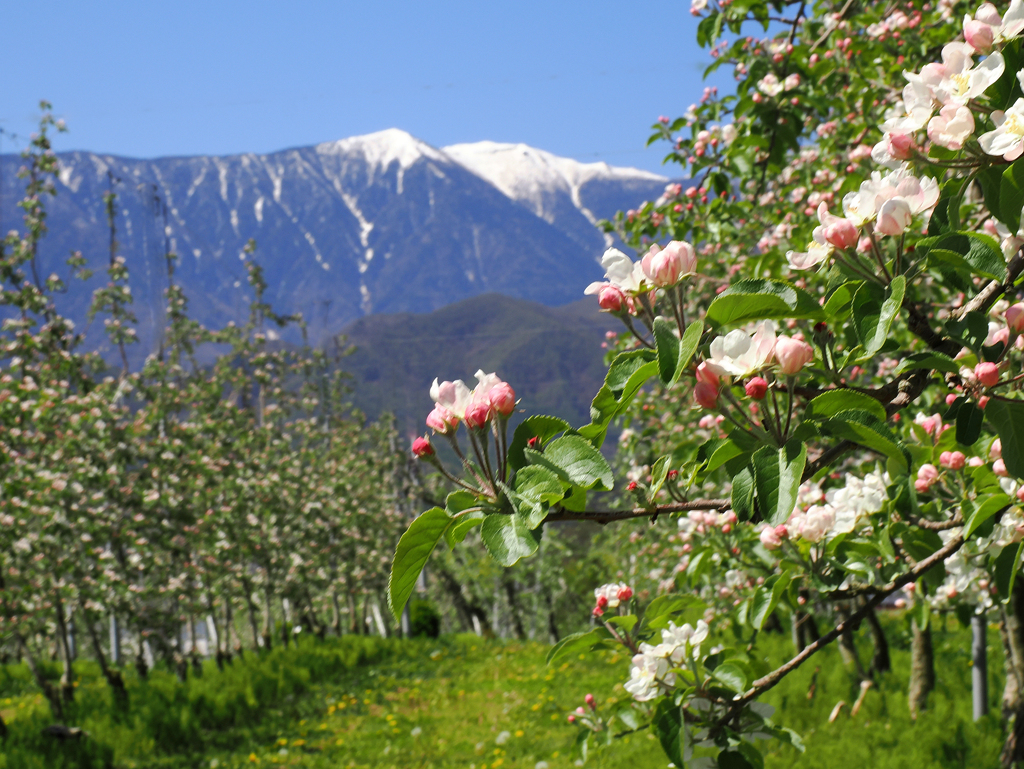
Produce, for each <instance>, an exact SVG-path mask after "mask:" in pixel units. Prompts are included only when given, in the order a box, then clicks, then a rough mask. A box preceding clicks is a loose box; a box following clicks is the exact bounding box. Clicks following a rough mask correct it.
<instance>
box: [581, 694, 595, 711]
mask: <svg viewBox="0 0 1024 769" xmlns="http://www.w3.org/2000/svg"><path fill="white" fill-rule="evenodd" d="M583 701H584V702H585V703H587V707H589V708H590V709H591V710H597V706H596V705H595V704H594V695H593V694H588V695H587V696H586V697H584V698H583Z"/></svg>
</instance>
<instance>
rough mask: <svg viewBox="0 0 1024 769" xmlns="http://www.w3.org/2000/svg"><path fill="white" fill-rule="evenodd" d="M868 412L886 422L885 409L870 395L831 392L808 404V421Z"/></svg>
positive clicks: (846, 391) (841, 391)
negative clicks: (846, 413)
mask: <svg viewBox="0 0 1024 769" xmlns="http://www.w3.org/2000/svg"><path fill="white" fill-rule="evenodd" d="M851 409H852V410H856V411H866V412H868V413H869V414H874V415H875V416H876V417H877V418H878V419H879V420H881V421H883V422H884V421H885V419H886V414H885V407H884V406H883V405H882V404H881V403H879V402H878V401H877V400H875V399H874V398H872V397H871V396H870V395H864V394H863V393H859V392H857V391H856V390H829V391H828V392H824V393H822V394H821V395H819V396H818V397H816V398H815V399H814V400H812V401H811V402H810V403H808V404H807V418H808V419H827V418H828V417H834V416H835V415H836V414H838V413H839V412H841V411H849V410H851Z"/></svg>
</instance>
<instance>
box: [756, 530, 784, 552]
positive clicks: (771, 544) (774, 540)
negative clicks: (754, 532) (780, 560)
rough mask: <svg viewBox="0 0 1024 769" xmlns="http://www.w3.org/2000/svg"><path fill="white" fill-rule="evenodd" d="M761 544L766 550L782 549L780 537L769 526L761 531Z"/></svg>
mask: <svg viewBox="0 0 1024 769" xmlns="http://www.w3.org/2000/svg"><path fill="white" fill-rule="evenodd" d="M761 544H762V545H764V546H765V549H767V550H778V549H779V548H780V547H782V537H780V536H779V535H778V534H777V533H776V531H775V529H774V528H772V527H771V526H765V527H764V528H763V529H761Z"/></svg>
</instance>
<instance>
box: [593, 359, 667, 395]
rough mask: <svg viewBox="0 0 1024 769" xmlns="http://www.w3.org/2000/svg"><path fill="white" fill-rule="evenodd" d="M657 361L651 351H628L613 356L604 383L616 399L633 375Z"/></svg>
mask: <svg viewBox="0 0 1024 769" xmlns="http://www.w3.org/2000/svg"><path fill="white" fill-rule="evenodd" d="M656 360H657V353H656V352H654V351H653V350H647V349H641V350H628V351H627V352H623V353H619V354H618V355H617V356H615V360H613V361H612V364H611V366H609V367H608V373H607V374H606V375H605V378H604V383H605V384H606V385H608V389H609V390H611V391H612V393H614V394H615V396H616V397H619V396H621V395H622V392H623V391H624V390H625V389H626V385H627V384H628V383H629V381H630V379H632V378H633V375H634V374H635V373H636V372H637V371H639V370H640V369H642V368H644V367H645V366H646V365H647V364H648V363H651V362H652V361H656Z"/></svg>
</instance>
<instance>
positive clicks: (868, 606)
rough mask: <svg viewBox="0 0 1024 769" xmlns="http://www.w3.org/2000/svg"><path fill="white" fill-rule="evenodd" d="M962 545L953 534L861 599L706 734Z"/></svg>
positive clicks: (757, 684) (740, 698)
mask: <svg viewBox="0 0 1024 769" xmlns="http://www.w3.org/2000/svg"><path fill="white" fill-rule="evenodd" d="M963 544H964V538H963V534H958V535H956V536H955V537H953V538H952V539H951V540H950V541H949V542H948V543H947V544H946V545H945V547H942V548H940V549H938V550H936V551H935V552H934V553H932V554H931V555H930V556H928V557H927V558H925V559H924V560H923V561H920V562H918V563H917V564H916V565H915V566H914V567H913V568H912V569H910V570H909V571H908V572H906V573H905V574H902V575H900V576H899V577H897V578H896V579H894V580H893V581H892V582H890V583H889V584H888V585H886V586H885V587H883V588H881V589H880V590H879V591H878V592H876V593H875V594H874V595H872V596H871V597H870V598H869V599H868V600H867V601H865V603H864V606H863V607H861V608H860V609H859V610H858V611H856V612H855V613H853V614H851V615H850V617H849V619H846V620H844V621H843V622H840V623H839V624H838V625H836V627H835V629H833V630H831V631H829V632H828V633H826V634H825V635H823V636H822V637H821V638H819V639H818V640H817V641H815V642H814V643H812V644H810V645H808V646H806V647H805V648H804V650H803V651H802V652H800V653H799V654H797V655H796V656H795V657H793V659H791V660H790V661H789V662H787V663H786V664H785V665H783V666H782V667H780V668H777V669H776V670H773V671H772V672H771V673H769V674H768V675H766V676H764V677H763V678H759V679H757V680H756V681H754V683H753V685H752V686H751V687H750V689H749V690H747V691H746V692H744V693H743V694H741V695H737V696H736V698H735V699H734V700H733V702H732V705H731V706H730V708H729V710H728V712H727V713H726V714H725V715H724V716H723V717H722V718H721V719H720V720H719V721H718V723H717V724H716V726H715V727H714V728H713V729H712V734H711V735H709V737H710V736H713V734H714V732H715V731H716V730H717V729H720V728H721V727H722V726H724V725H725V724H727V723H728V722H729V721H731V720H732V719H733V718H735V717H736V716H737V715H738V714H739V712H740V711H741V710H742V709H743V708H744V706H745V705H746V704H747V703H748V702H751V701H752V700H754V699H756V698H757V697H758V696H759V695H761V694H763V693H764V692H766V691H768V690H769V689H771V688H772V687H774V686H775V685H776V684H778V683H779V681H781V680H782V679H783V678H785V677H786V676H787V675H788V674H789V673H791V672H793V671H794V670H796V669H797V668H798V667H800V665H802V664H803V663H804V662H806V661H807V660H808V659H809V658H810V657H812V656H813V655H814V654H816V653H817V652H819V651H821V650H822V649H823V648H825V647H826V646H828V645H829V644H830V643H832V642H833V641H835V640H836V639H837V638H839V636H841V635H842V634H843V633H844V632H845V631H847V630H850V629H852V628H856V627H857V626H858V625H860V623H861V621H862V620H863V619H864V618H865V617H867V615H868V613H869V612H871V610H872V609H874V608H875V607H876V606H878V604H880V603H881V602H882V601H884V600H885V599H886V598H887V597H888V596H890V595H892V594H893V593H895V592H896V591H897V590H899V589H900V588H901V587H903V586H904V585H907V584H909V583H911V582H914V581H916V580H917V578H918V577H920V576H921V575H922V574H924V573H925V572H926V571H928V570H929V569H931V568H932V567H933V566H936V565H937V564H940V563H942V562H943V561H945V560H946V559H947V558H949V556H951V555H953V553H955V552H956V551H957V550H959V549H960V548H961V547H962V546H963Z"/></svg>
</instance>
